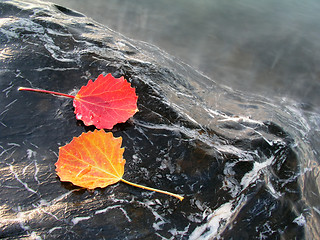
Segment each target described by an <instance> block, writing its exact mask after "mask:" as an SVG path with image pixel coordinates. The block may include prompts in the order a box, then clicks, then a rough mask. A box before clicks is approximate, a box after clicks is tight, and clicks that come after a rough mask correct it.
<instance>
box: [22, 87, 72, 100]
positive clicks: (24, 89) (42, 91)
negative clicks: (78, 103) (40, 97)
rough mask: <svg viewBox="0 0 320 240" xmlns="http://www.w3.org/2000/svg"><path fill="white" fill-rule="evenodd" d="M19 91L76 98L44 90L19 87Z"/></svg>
mask: <svg viewBox="0 0 320 240" xmlns="http://www.w3.org/2000/svg"><path fill="white" fill-rule="evenodd" d="M18 90H19V91H31V92H41V93H49V94H53V95H58V96H62V97H68V98H75V96H72V95H68V94H65V93H59V92H53V91H48V90H43V89H36V88H26V87H19V88H18Z"/></svg>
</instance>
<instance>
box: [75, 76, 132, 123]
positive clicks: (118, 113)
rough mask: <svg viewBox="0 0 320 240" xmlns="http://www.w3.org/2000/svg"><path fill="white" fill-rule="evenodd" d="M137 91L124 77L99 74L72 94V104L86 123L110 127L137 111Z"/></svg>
mask: <svg viewBox="0 0 320 240" xmlns="http://www.w3.org/2000/svg"><path fill="white" fill-rule="evenodd" d="M137 99H138V97H137V95H136V93H135V89H134V88H132V87H131V85H130V83H128V82H127V81H126V80H125V79H124V77H121V78H114V77H113V76H112V75H111V74H110V73H109V74H108V75H107V76H105V77H104V76H103V75H102V74H101V75H99V77H98V78H97V79H96V80H95V81H94V82H92V80H89V82H88V84H87V85H86V86H83V87H81V89H80V91H79V92H78V94H77V95H76V96H75V98H74V101H73V106H74V107H75V111H74V112H75V114H76V118H77V119H79V120H82V121H83V122H84V124H85V125H86V126H89V125H95V126H96V127H97V128H99V129H102V128H107V129H111V128H112V127H113V126H114V125H115V124H117V123H122V122H125V121H127V120H128V119H129V118H130V117H132V116H133V115H134V114H135V113H136V112H137V111H138V108H137Z"/></svg>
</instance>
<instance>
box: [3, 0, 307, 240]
mask: <svg viewBox="0 0 320 240" xmlns="http://www.w3.org/2000/svg"><path fill="white" fill-rule="evenodd" d="M0 9H1V12H0V13H1V22H0V43H1V45H0V47H1V49H0V52H1V55H0V61H1V65H0V90H1V95H0V98H1V100H0V109H1V110H0V112H1V113H0V185H1V189H0V194H1V199H0V208H1V216H0V237H1V238H7V239H11V238H12V239H16V238H24V237H25V238H27V237H34V238H37V237H41V239H53V238H62V237H63V238H64V239H93V238H94V239H213V238H217V237H221V238H225V239H233V238H235V236H237V238H239V239H240V238H241V239H264V238H268V239H279V238H283V239H292V238H297V239H301V238H303V237H304V236H305V229H306V227H305V225H303V224H297V221H296V219H297V218H299V217H300V218H301V214H302V213H303V209H306V208H307V207H306V206H305V205H304V202H303V200H302V198H303V193H302V191H301V187H300V185H299V174H300V159H299V156H300V155H299V149H297V147H296V142H297V137H296V136H295V135H294V134H293V133H291V132H290V129H288V128H284V126H285V124H284V122H281V119H283V118H285V119H287V121H292V122H294V119H290V116H288V113H287V112H285V111H282V110H281V109H282V106H279V107H278V108H277V109H275V107H274V106H272V105H270V104H268V100H267V99H263V98H261V99H257V98H258V97H257V98H255V99H252V98H249V97H247V98H246V97H244V95H242V94H240V93H237V92H233V91H230V90H228V89H226V88H224V87H222V86H219V84H217V83H216V82H214V81H212V80H211V79H208V78H206V77H205V76H202V75H200V74H199V73H198V72H197V71H194V70H193V69H192V68H190V67H189V66H186V65H184V64H183V63H179V62H178V61H177V60H176V59H174V58H173V57H170V56H169V55H168V54H166V53H164V52H162V51H161V50H159V49H158V48H156V47H153V46H151V45H147V44H144V43H141V42H135V41H133V40H130V39H126V38H125V37H123V36H122V35H118V34H117V33H115V32H113V31H111V30H109V29H108V28H107V27H104V26H101V25H99V24H98V23H96V22H94V21H92V20H91V19H89V18H86V17H85V16H83V15H82V14H80V13H76V12H73V11H72V10H69V9H66V8H64V7H60V6H56V5H53V4H49V3H48V4H47V3H43V2H37V1H19V2H17V1H4V2H1V3H0ZM101 73H102V74H104V75H106V74H107V73H112V74H113V76H114V77H117V78H118V77H120V76H124V77H125V78H126V79H127V80H128V81H129V82H131V84H132V86H133V87H135V88H136V93H137V95H138V97H139V98H138V108H139V112H137V113H136V114H135V115H134V116H133V117H132V118H131V119H130V120H129V121H127V122H126V123H123V124H118V125H116V126H115V127H114V128H113V129H112V130H111V131H113V133H114V135H115V136H116V137H118V136H122V138H123V145H122V146H123V147H125V153H124V158H125V159H126V165H125V174H124V178H125V179H127V180H130V181H132V182H136V183H139V184H142V185H146V186H150V187H156V188H159V189H163V190H167V191H171V192H175V193H178V194H181V195H183V196H184V197H185V199H184V200H183V201H182V202H180V201H179V200H177V199H174V198H172V197H170V196H166V195H162V194H158V193H153V192H148V191H145V190H142V189H137V188H134V187H132V186H128V185H126V184H123V183H121V182H120V183H117V184H115V185H112V186H109V187H107V188H105V189H95V190H93V191H88V190H85V189H81V188H79V187H76V186H74V185H72V184H71V183H63V182H60V180H59V178H58V177H57V175H56V173H55V167H54V164H55V162H56V161H57V154H58V149H59V147H60V146H63V145H65V144H66V143H68V142H70V141H71V140H72V138H73V137H76V136H79V135H80V134H81V133H82V132H84V131H91V130H93V129H94V127H86V126H84V125H83V124H82V122H81V121H79V120H78V121H77V119H76V117H75V114H74V109H73V106H72V100H70V99H66V98H61V97H53V96H51V95H46V94H40V93H30V92H18V91H17V89H18V87H20V86H25V87H35V88H42V89H48V90H52V91H58V92H63V93H67V94H75V93H76V92H77V91H78V90H79V89H80V87H81V86H82V85H85V84H86V83H87V81H88V80H89V79H95V78H96V77H97V76H98V75H99V74H101ZM243 106H250V107H247V108H244V107H243ZM78 119H81V116H80V115H78ZM286 123H287V122H286ZM302 217H303V215H302Z"/></svg>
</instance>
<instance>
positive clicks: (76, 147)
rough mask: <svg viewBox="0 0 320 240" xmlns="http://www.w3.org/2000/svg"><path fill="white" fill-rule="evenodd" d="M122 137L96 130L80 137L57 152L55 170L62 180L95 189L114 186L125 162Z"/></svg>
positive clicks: (119, 177) (121, 173) (122, 171)
mask: <svg viewBox="0 0 320 240" xmlns="http://www.w3.org/2000/svg"><path fill="white" fill-rule="evenodd" d="M121 142H122V138H121V137H119V138H114V137H113V135H112V133H111V132H109V133H106V132H105V131H103V130H101V131H98V130H95V131H94V132H87V133H82V134H81V135H80V136H79V137H75V138H73V140H72V141H71V142H70V143H69V144H67V145H65V146H63V147H61V148H60V149H59V159H58V161H57V162H56V164H55V165H56V167H57V169H56V171H57V174H58V176H59V177H60V179H61V181H68V182H72V183H73V184H74V185H77V186H80V187H84V188H88V189H94V188H96V187H101V188H103V187H106V186H108V185H110V184H114V183H116V182H118V181H120V179H121V178H122V175H123V173H124V164H125V162H126V161H125V160H124V159H123V157H122V155H123V151H124V148H120V147H121Z"/></svg>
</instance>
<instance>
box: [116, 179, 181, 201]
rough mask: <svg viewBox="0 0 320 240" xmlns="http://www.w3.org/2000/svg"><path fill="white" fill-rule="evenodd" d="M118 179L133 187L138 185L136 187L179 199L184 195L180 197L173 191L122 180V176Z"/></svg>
mask: <svg viewBox="0 0 320 240" xmlns="http://www.w3.org/2000/svg"><path fill="white" fill-rule="evenodd" d="M120 180H121V181H122V182H124V183H127V184H129V185H131V186H134V187H138V188H142V189H145V190H149V191H154V192H158V193H163V194H167V195H170V196H173V197H176V198H179V200H180V201H182V200H183V199H184V197H182V196H180V195H178V194H175V193H171V192H167V191H163V190H159V189H155V188H151V187H146V186H142V185H140V184H136V183H132V182H129V181H127V180H124V179H122V178H121V179H120Z"/></svg>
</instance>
